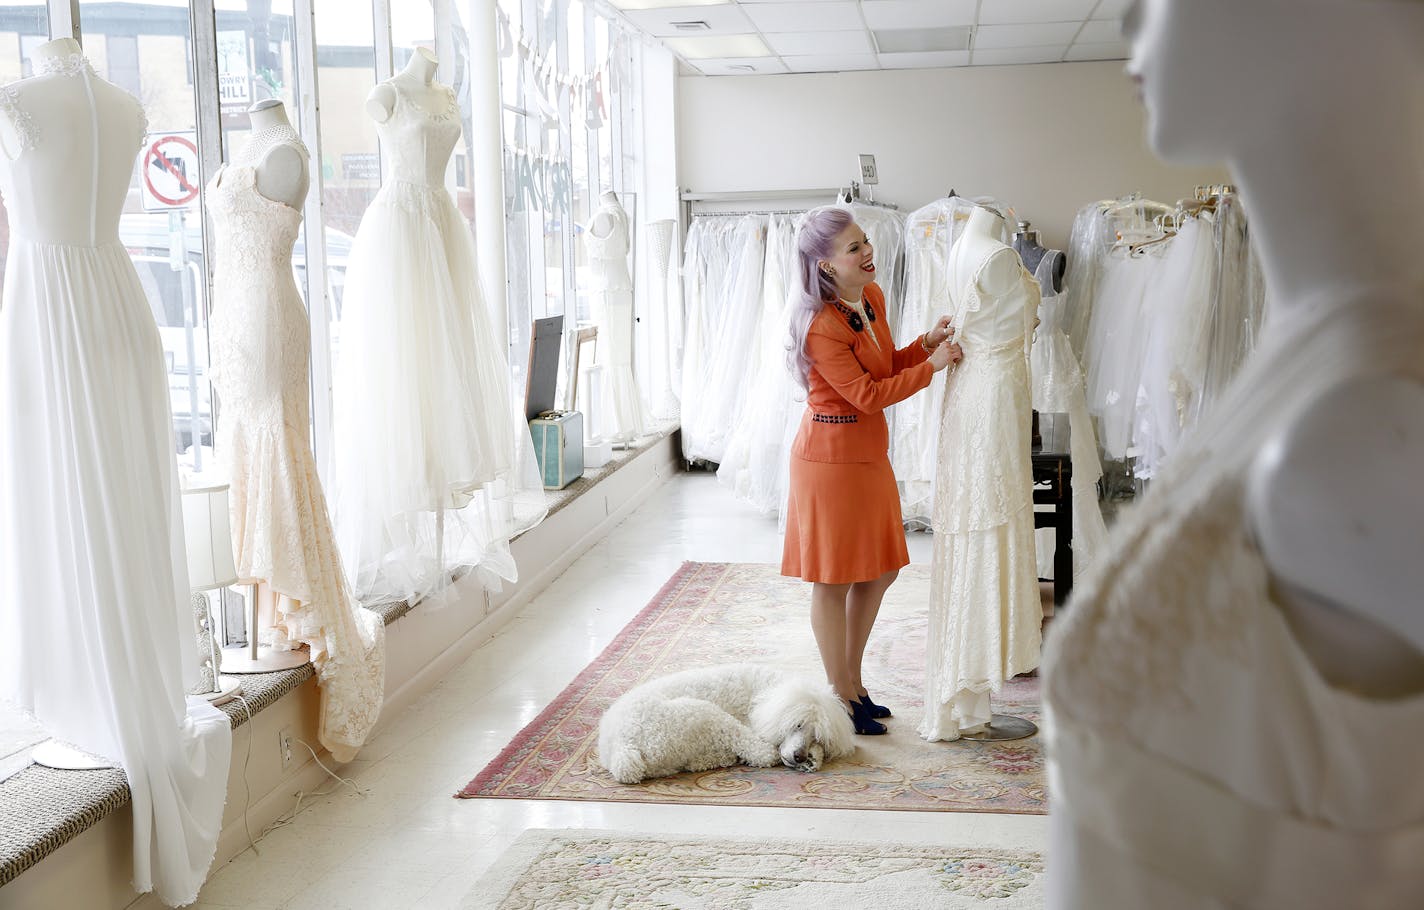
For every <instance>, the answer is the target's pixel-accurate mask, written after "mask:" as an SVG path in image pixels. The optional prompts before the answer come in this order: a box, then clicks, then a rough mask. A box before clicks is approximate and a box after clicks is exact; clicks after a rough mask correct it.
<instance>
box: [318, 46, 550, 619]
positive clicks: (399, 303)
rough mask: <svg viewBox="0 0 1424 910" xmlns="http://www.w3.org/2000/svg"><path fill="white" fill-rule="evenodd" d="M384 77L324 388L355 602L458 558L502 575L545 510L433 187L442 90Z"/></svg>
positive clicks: (473, 286) (479, 308) (471, 263)
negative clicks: (377, 172)
mask: <svg viewBox="0 0 1424 910" xmlns="http://www.w3.org/2000/svg"><path fill="white" fill-rule="evenodd" d="M427 59H428V58H427ZM431 70H432V72H433V64H432V67H431ZM386 89H388V90H389V97H390V98H391V101H392V105H391V108H390V113H389V116H388V117H387V118H386V119H385V120H383V121H380V122H378V123H377V127H376V128H377V132H378V133H379V134H380V137H381V150H382V159H383V161H384V162H385V178H384V181H383V183H382V186H381V190H380V192H379V193H378V194H377V195H376V198H375V200H373V201H372V203H371V205H370V207H369V208H368V209H367V210H366V214H365V217H364V218H362V220H361V227H360V229H359V230H358V231H357V233H356V238H355V240H354V241H353V242H352V246H351V254H350V257H349V259H348V262H349V263H350V264H349V265H348V267H347V270H346V291H345V298H344V301H343V304H342V312H341V321H340V326H339V331H340V342H339V344H340V350H339V352H338V357H337V363H336V370H335V385H334V388H333V396H334V405H335V407H334V421H333V435H334V444H333V447H332V449H333V450H332V468H333V470H332V472H331V477H332V483H331V485H330V492H331V507H332V513H333V519H334V523H335V525H336V533H337V542H338V544H339V546H340V551H341V556H342V559H343V560H344V561H345V564H346V571H347V576H348V577H349V578H350V579H351V581H352V583H353V584H354V586H355V589H356V593H357V595H358V596H359V597H360V598H361V599H362V600H364V601H367V602H374V601H378V600H392V599H404V600H410V601H414V600H417V599H420V598H422V597H425V596H426V595H429V594H431V593H433V592H435V591H437V590H440V589H443V588H444V587H445V584H446V581H447V579H448V577H449V575H450V573H451V572H452V571H453V570H454V569H456V568H458V567H460V566H473V567H476V568H478V569H479V570H480V573H481V577H482V580H483V581H484V583H485V584H486V585H487V586H489V587H491V588H497V587H498V586H499V583H500V579H504V580H508V581H513V580H515V579H516V578H517V577H518V572H517V570H516V567H515V564H514V559H513V557H512V556H511V555H510V552H509V540H510V538H511V537H512V536H514V535H515V534H516V533H518V532H520V531H522V530H524V529H526V528H529V527H531V526H533V525H534V524H536V523H538V521H539V520H540V519H541V518H542V517H543V515H544V509H545V506H544V491H543V486H542V484H541V482H540V479H539V471H538V467H537V465H536V463H535V461H534V451H533V444H532V442H531V440H530V438H529V431H528V428H527V426H526V425H525V423H524V418H523V413H522V408H516V405H515V402H514V401H513V399H512V398H511V393H510V381H509V359H508V356H507V354H506V347H507V343H506V341H505V340H504V339H505V333H504V331H503V330H502V328H501V329H500V330H498V331H497V330H496V327H495V326H494V325H493V323H492V319H491V315H490V312H489V309H488V307H487V306H486V305H485V301H484V297H483V294H482V292H481V283H480V275H479V272H478V270H477V268H476V265H475V247H474V241H473V239H472V237H471V236H470V230H469V227H468V226H467V225H466V223H465V219H464V218H463V217H462V216H461V214H460V212H459V210H458V209H457V208H456V207H455V203H454V200H453V199H451V198H450V194H449V192H448V191H447V190H446V189H445V170H446V165H447V164H448V162H449V160H450V156H451V154H452V153H453V152H454V149H455V144H456V142H457V141H458V140H459V138H460V109H459V104H458V102H457V101H456V99H455V93H454V92H453V91H451V90H450V89H449V88H448V87H446V86H443V85H439V84H438V83H437V84H430V83H424V82H422V81H421V80H420V79H418V78H416V77H415V76H413V75H412V74H411V71H410V70H409V69H407V70H406V71H404V72H402V73H399V74H397V75H396V76H395V77H394V78H392V79H390V80H388V81H387V82H385V83H382V84H381V85H380V86H377V91H381V90H386Z"/></svg>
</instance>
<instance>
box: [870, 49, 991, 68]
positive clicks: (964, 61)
mask: <svg viewBox="0 0 1424 910" xmlns="http://www.w3.org/2000/svg"><path fill="white" fill-rule="evenodd" d="M880 65H881V66H883V67H885V68H886V69H889V70H898V69H920V68H926V69H929V68H933V67H941V66H968V65H969V52H968V51H940V52H938V53H932V54H881V55H880Z"/></svg>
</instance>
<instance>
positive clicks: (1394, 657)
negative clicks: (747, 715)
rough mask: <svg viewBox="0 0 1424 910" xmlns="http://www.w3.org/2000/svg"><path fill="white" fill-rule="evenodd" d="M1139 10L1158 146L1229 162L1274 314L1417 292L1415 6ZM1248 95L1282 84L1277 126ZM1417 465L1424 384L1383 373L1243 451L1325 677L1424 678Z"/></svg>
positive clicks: (1419, 89)
mask: <svg viewBox="0 0 1424 910" xmlns="http://www.w3.org/2000/svg"><path fill="white" fill-rule="evenodd" d="M1143 12H1144V13H1145V16H1144V19H1143V23H1142V27H1141V30H1140V33H1139V34H1138V36H1137V38H1136V43H1135V46H1134V64H1133V66H1134V68H1135V69H1136V70H1137V72H1139V73H1140V74H1141V76H1140V78H1142V80H1143V82H1144V84H1145V100H1146V102H1147V107H1148V110H1149V113H1150V116H1151V140H1152V144H1153V146H1154V147H1155V148H1156V150H1157V151H1158V152H1159V153H1160V154H1162V155H1163V157H1165V158H1168V159H1170V160H1173V161H1180V162H1187V161H1192V162H1201V161H1206V160H1211V161H1218V160H1220V159H1221V158H1226V159H1227V160H1228V161H1229V163H1230V165H1231V169H1232V172H1233V174H1234V175H1235V177H1236V179H1237V182H1238V183H1239V184H1240V186H1241V195H1242V197H1243V199H1244V200H1245V202H1246V205H1247V208H1248V210H1249V211H1250V213H1251V235H1252V239H1253V240H1254V241H1255V242H1256V243H1257V244H1258V245H1259V246H1258V249H1259V250H1260V252H1261V257H1262V266H1263V268H1264V270H1265V273H1266V280H1267V284H1268V286H1269V287H1270V289H1271V295H1272V312H1271V314H1270V317H1269V319H1268V322H1267V326H1266V331H1268V332H1269V331H1270V330H1271V328H1272V326H1275V327H1276V328H1277V329H1279V328H1281V327H1283V326H1285V325H1287V324H1288V323H1290V322H1291V321H1295V320H1299V319H1300V318H1302V317H1303V316H1304V315H1306V314H1307V313H1308V312H1310V311H1312V310H1315V309H1317V308H1321V307H1327V308H1350V307H1354V306H1357V305H1358V303H1359V301H1360V300H1361V299H1362V298H1370V297H1378V298H1380V299H1386V300H1393V301H1396V302H1404V303H1407V304H1409V305H1411V306H1412V307H1413V308H1414V309H1415V311H1416V313H1417V312H1418V311H1419V310H1424V260H1421V259H1420V257H1419V255H1418V250H1417V245H1418V238H1417V237H1415V236H1412V235H1411V232H1408V231H1399V230H1398V227H1397V221H1396V220H1395V215H1397V213H1399V212H1415V211H1420V210H1421V209H1424V164H1421V161H1424V85H1421V79H1424V62H1421V58H1420V57H1419V55H1418V54H1417V50H1418V48H1419V47H1421V46H1424V4H1419V3H1411V2H1405V0H1384V2H1375V3H1364V4H1358V3H1346V2H1337V0H1312V2H1309V3H1306V4H1303V5H1302V4H1299V3H1293V2H1288V0H1252V2H1245V3H1239V2H1235V0H1200V2H1198V0H1193V2H1192V3H1184V2H1180V0H1155V2H1149V3H1147V4H1146V5H1145V6H1144V8H1143ZM1287 15H1288V16H1289V21H1290V22H1291V23H1292V24H1291V26H1290V27H1289V28H1285V27H1283V26H1282V22H1284V21H1286V20H1283V19H1279V18H1276V17H1278V16H1287ZM1399 35H1408V36H1409V38H1410V40H1411V41H1413V42H1414V43H1413V44H1410V45H1409V47H1411V48H1413V51H1414V53H1413V54H1412V55H1411V54H1410V53H1406V52H1405V50H1404V49H1403V48H1401V47H1399V46H1398V45H1399V42H1400V41H1402V40H1403V39H1402V38H1398V36H1399ZM1209 36H1210V37H1209ZM1198 40H1210V41H1211V42H1212V44H1213V46H1214V47H1216V48H1217V49H1218V50H1217V51H1216V52H1214V55H1213V56H1214V59H1215V60H1217V62H1216V63H1214V64H1213V65H1212V66H1211V67H1209V68H1203V67H1201V66H1200V65H1199V61H1195V60H1189V59H1188V58H1189V57H1190V56H1191V55H1190V54H1189V53H1188V52H1187V51H1186V50H1185V49H1186V48H1187V47H1191V46H1193V42H1194V41H1198ZM1326 40H1328V41H1330V42H1331V46H1332V47H1335V48H1337V49H1338V50H1337V52H1336V59H1337V62H1336V63H1335V64H1334V65H1331V66H1329V67H1324V68H1322V67H1319V66H1318V63H1317V61H1316V58H1315V56H1314V54H1315V53H1316V51H1317V50H1318V46H1319V45H1318V44H1316V43H1314V42H1318V41H1326ZM1376 41H1379V42H1382V43H1380V44H1378V45H1377V44H1376V43H1375V42H1376ZM1262 59H1269V60H1270V61H1271V65H1270V66H1269V67H1261V66H1259V65H1258V63H1259V61H1260V60H1262ZM1253 61H1255V62H1253ZM1243 86H1251V87H1252V88H1251V91H1242V90H1241V89H1242V87H1243ZM1260 97H1271V98H1273V99H1275V100H1274V101H1273V108H1274V109H1275V110H1276V111H1277V114H1276V115H1275V116H1273V117H1272V118H1270V119H1271V120H1272V123H1271V124H1268V123H1267V122H1266V119H1265V118H1262V117H1260V115H1259V109H1258V108H1257V107H1256V106H1255V102H1254V100H1253V99H1257V98H1260ZM1362 98H1366V99H1369V100H1368V103H1361V102H1360V99H1362ZM1361 142H1368V143H1369V146H1370V149H1371V152H1370V154H1369V155H1367V156H1361V155H1360V154H1359V149H1360V144H1361ZM1326 186H1340V187H1349V192H1347V193H1339V194H1332V198H1331V201H1330V204H1329V213H1328V215H1327V214H1326V213H1325V212H1323V211H1322V210H1321V209H1320V207H1319V204H1318V201H1316V200H1315V199H1313V194H1314V193H1315V192H1316V191H1317V190H1318V189H1319V188H1321V187H1326ZM1337 196H1338V198H1337ZM1340 343H1341V344H1348V343H1349V338H1348V336H1342V337H1341V339H1340ZM1421 464H1424V384H1421V383H1420V382H1419V381H1418V380H1417V379H1408V378H1404V377H1399V376H1394V377H1390V376H1376V377H1360V378H1357V379H1355V380H1353V381H1350V382H1348V383H1345V384H1342V385H1340V386H1339V387H1337V388H1334V389H1332V390H1330V391H1329V392H1327V393H1326V394H1324V395H1322V396H1320V397H1319V398H1318V399H1317V400H1316V401H1314V402H1313V403H1311V404H1310V405H1309V406H1308V407H1306V408H1305V409H1304V410H1303V411H1302V412H1301V413H1300V414H1299V415H1298V416H1297V417H1296V419H1294V420H1292V421H1289V422H1287V423H1285V424H1284V425H1283V426H1282V427H1281V429H1280V431H1279V432H1278V433H1277V434H1276V435H1275V436H1274V437H1273V438H1272V439H1271V440H1270V442H1269V444H1268V445H1267V446H1265V447H1264V448H1263V449H1262V451H1261V452H1260V453H1259V455H1258V457H1257V459H1256V462H1255V464H1254V466H1253V469H1252V472H1251V476H1250V483H1249V486H1248V496H1249V511H1250V518H1251V523H1252V525H1253V527H1254V529H1255V532H1256V534H1257V536H1258V538H1259V542H1260V546H1261V548H1262V550H1263V552H1264V554H1265V556H1266V559H1267V562H1268V564H1269V565H1270V568H1271V570H1272V574H1273V580H1274V582H1275V585H1276V588H1277V593H1278V597H1279V599H1280V601H1281V605H1282V607H1283V608H1284V609H1285V611H1286V613H1287V616H1288V619H1289V620H1290V622H1291V625H1292V626H1293V628H1294V630H1295V632H1296V634H1297V635H1298V636H1300V638H1301V640H1302V644H1303V645H1304V646H1305V647H1306V649H1307V651H1309V652H1310V654H1311V657H1312V659H1313V660H1314V662H1315V663H1316V665H1317V666H1318V667H1319V669H1320V670H1321V671H1322V672H1323V673H1324V674H1325V675H1326V676H1327V677H1329V678H1330V679H1332V681H1335V682H1337V683H1343V684H1347V685H1350V686H1351V687H1355V688H1359V689H1363V690H1366V691H1370V692H1376V693H1380V694H1388V693H1392V692H1399V691H1417V690H1420V689H1424V609H1421V607H1420V598H1419V588H1418V577H1417V563H1418V558H1419V555H1420V553H1422V552H1424V489H1421V488H1420V486H1419V485H1418V483H1417V482H1416V481H1417V475H1418V469H1419V466H1420V465H1421Z"/></svg>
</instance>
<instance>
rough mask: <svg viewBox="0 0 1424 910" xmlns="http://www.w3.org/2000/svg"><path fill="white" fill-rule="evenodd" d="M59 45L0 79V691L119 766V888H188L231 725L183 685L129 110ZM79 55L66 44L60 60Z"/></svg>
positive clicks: (183, 612) (209, 840)
mask: <svg viewBox="0 0 1424 910" xmlns="http://www.w3.org/2000/svg"><path fill="white" fill-rule="evenodd" d="M78 50H79V45H78V43H77V42H74V41H72V40H68V39H61V40H60V41H56V42H51V43H50V44H48V45H41V47H40V49H38V50H37V52H36V57H35V70H36V75H35V76H34V77H33V78H30V79H25V80H22V81H20V82H18V83H14V84H11V85H7V86H4V87H3V88H0V122H3V125H4V129H3V130H0V137H3V141H2V142H0V144H3V151H4V156H3V157H4V161H3V164H0V188H3V191H4V194H5V204H6V206H7V207H8V209H9V212H10V253H9V259H8V262H7V264H6V271H5V289H4V303H3V307H0V629H3V630H4V634H3V635H0V697H4V698H6V699H9V700H13V701H14V702H16V703H17V704H18V705H19V706H20V707H21V708H22V709H24V710H26V711H28V712H30V713H32V714H33V716H34V717H36V718H37V719H38V720H39V721H40V722H41V723H43V724H44V725H45V727H46V728H48V730H49V732H50V733H52V734H53V735H54V736H55V737H56V738H57V739H60V740H63V741H67V742H70V743H73V744H75V745H77V746H79V747H80V748H82V749H84V750H87V751H89V752H92V753H95V754H97V755H100V756H103V757H105V758H108V759H112V760H115V761H117V763H118V764H120V765H122V767H123V770H124V774H125V776H126V777H127V778H128V785H129V790H130V791H131V794H132V799H131V808H132V816H133V886H134V888H135V890H137V891H139V892H147V891H156V892H157V893H158V896H159V897H160V898H161V899H162V900H163V901H165V902H166V903H169V904H172V905H182V904H188V903H191V902H192V901H193V900H195V899H196V897H197V893H198V888H199V886H200V885H201V884H202V883H203V880H204V878H205V877H206V875H207V871H208V867H209V865H210V864H211V863H212V859H213V853H214V851H215V849H216V847H217V838H218V833H219V831H220V830H221V827H222V808H223V802H224V799H225V797H226V794H227V775H228V765H229V762H230V757H231V746H232V727H231V724H230V722H229V721H228V718H227V717H226V715H224V714H222V713H221V712H220V711H218V710H217V709H216V708H213V707H212V706H211V705H209V704H208V703H207V702H206V701H204V700H203V699H201V698H191V699H188V700H187V702H186V704H185V701H184V695H183V693H184V692H185V691H186V690H187V689H188V688H189V687H190V686H192V685H193V684H194V683H195V682H196V679H197V667H198V660H197V653H196V652H197V643H196V636H195V634H194V629H193V614H192V609H191V607H190V606H189V600H190V594H189V591H188V569H187V558H186V555H185V553H184V546H183V525H182V521H183V519H182V513H181V510H180V508H179V501H178V473H177V463H176V459H175V456H174V440H173V427H172V416H171V412H170V410H169V405H168V383H167V378H166V376H165V375H164V362H163V348H162V345H161V343H160V341H159V336H158V328H157V326H156V325H155V323H154V320H153V314H152V312H151V310H150V308H149V302H148V300H147V299H146V298H145V296H144V292H143V287H142V286H141V285H140V284H139V279H138V274H137V273H136V272H135V271H134V266H133V262H132V261H131V260H130V259H129V255H128V252H127V251H126V250H125V248H124V244H123V242H122V241H121V240H120V239H119V215H120V212H121V211H122V209H123V205H124V197H125V195H126V194H127V192H128V189H129V180H130V177H131V176H132V174H133V166H134V153H135V151H136V150H137V149H138V148H139V146H140V143H141V142H142V140H143V138H144V134H145V132H146V128H147V127H146V121H145V118H144V115H143V111H142V109H141V108H140V106H139V103H138V101H137V100H136V99H135V98H134V97H133V96H131V95H129V94H128V93H127V92H125V91H123V90H122V89H120V88H118V87H117V86H114V85H111V84H110V83H108V82H105V81H104V80H102V79H100V78H99V77H98V76H96V75H95V74H94V71H93V70H92V69H91V68H90V66H89V63H88V61H87V60H85V59H84V57H83V56H82V55H81V54H80V53H78ZM71 51H72V52H71Z"/></svg>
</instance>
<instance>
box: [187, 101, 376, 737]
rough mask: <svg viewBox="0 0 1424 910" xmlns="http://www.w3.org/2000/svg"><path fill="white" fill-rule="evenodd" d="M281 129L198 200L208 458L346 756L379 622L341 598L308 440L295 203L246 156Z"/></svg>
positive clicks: (295, 142)
mask: <svg viewBox="0 0 1424 910" xmlns="http://www.w3.org/2000/svg"><path fill="white" fill-rule="evenodd" d="M277 145H286V146H288V147H291V148H295V149H297V150H298V151H299V152H300V153H301V154H302V156H303V157H305V156H306V154H307V151H306V147H305V146H303V145H302V144H301V140H300V139H298V138H297V135H296V132H295V131H294V130H292V129H291V128H290V127H275V128H272V129H271V130H264V131H261V132H258V133H257V134H255V135H254V136H253V137H252V138H251V139H250V140H249V141H248V144H247V146H246V147H245V148H244V149H243V153H244V155H243V158H242V159H241V160H240V163H238V164H236V165H234V166H230V167H226V168H223V169H222V170H219V171H218V173H217V175H216V176H215V177H213V179H212V181H211V182H210V183H209V184H208V188H207V191H206V194H205V196H204V198H205V200H206V201H207V208H208V211H209V213H211V215H212V218H213V227H214V229H215V231H216V235H215V254H216V255H215V257H214V258H215V268H214V273H213V314H212V318H211V320H210V322H209V332H210V343H211V346H212V358H213V385H214V387H215V388H216V389H217V391H218V394H219V396H220V401H221V404H222V413H221V419H220V420H219V421H218V427H217V440H218V454H219V457H220V458H221V459H222V461H223V464H224V465H225V467H226V468H227V472H228V476H229V478H230V480H231V483H232V495H231V499H230V502H231V504H232V530H233V552H234V555H235V556H236V559H237V572H238V576H239V577H240V578H241V580H242V581H243V583H246V584H252V583H256V582H266V583H267V584H268V585H270V586H271V588H272V590H273V591H275V592H276V593H277V594H279V595H281V596H280V597H279V598H278V599H277V608H278V613H279V615H278V616H277V617H275V623H274V625H273V626H272V627H270V628H266V629H264V630H263V632H264V635H265V636H266V637H267V642H268V643H269V644H271V645H274V646H275V647H279V648H286V647H292V646H294V645H296V644H306V645H307V646H308V647H309V648H310V650H311V659H312V664H313V666H315V667H316V671H317V676H318V678H319V680H320V684H321V720H320V723H319V725H318V729H317V737H318V739H319V740H320V741H321V744H322V745H323V746H325V747H326V748H327V749H328V750H329V751H330V752H331V754H332V755H334V756H335V757H336V760H337V761H342V762H345V761H350V760H351V759H352V758H354V757H355V755H356V750H357V749H359V748H360V746H361V745H362V743H364V742H365V741H366V736H367V735H368V734H369V733H370V732H371V728H372V727H373V726H374V725H375V722H376V715H377V714H378V713H379V712H380V709H381V701H382V699H383V698H384V695H385V626H384V625H382V623H381V619H380V617H379V616H377V615H376V614H375V613H372V612H370V611H368V610H364V609H362V608H361V607H360V606H359V605H358V604H357V603H356V602H355V600H354V599H353V598H352V596H351V592H350V590H349V589H348V586H347V583H346V574H345V571H344V570H343V568H342V566H341V557H340V555H339V554H338V553H337V550H336V536H335V532H334V531H333V530H332V527H331V520H330V518H328V516H327V511H326V497H325V495H324V494H323V492H322V487H321V479H320V478H319V477H318V476H317V470H316V460H315V459H314V458H313V456H312V450H311V442H310V439H311V384H310V378H309V373H310V360H311V343H310V337H311V335H310V332H311V326H310V323H309V322H308V320H307V313H306V309H305V308H304V307H303V305H302V298H301V296H300V294H298V292H297V287H296V284H295V283H294V282H293V280H292V245H293V243H295V242H296V239H297V233H298V231H299V230H300V228H301V223H302V213H301V212H300V211H298V210H297V209H294V208H292V207H291V206H289V205H285V204H283V203H281V202H277V201H275V200H272V199H268V198H267V197H266V196H264V195H262V193H261V192H260V191H259V190H258V189H257V185H256V179H257V170H256V166H255V165H256V163H257V162H259V161H260V160H261V157H262V156H263V155H265V154H266V152H268V151H269V150H271V149H272V148H274V147H275V146H277Z"/></svg>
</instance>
